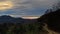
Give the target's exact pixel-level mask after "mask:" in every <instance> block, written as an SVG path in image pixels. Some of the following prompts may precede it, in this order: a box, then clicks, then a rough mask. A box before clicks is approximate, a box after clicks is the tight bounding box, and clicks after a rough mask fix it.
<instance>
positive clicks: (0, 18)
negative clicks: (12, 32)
mask: <svg viewBox="0 0 60 34" xmlns="http://www.w3.org/2000/svg"><path fill="white" fill-rule="evenodd" d="M35 21H36V20H35V19H31V20H30V19H23V18H21V17H19V18H14V17H11V16H9V15H2V16H0V23H32V22H35Z"/></svg>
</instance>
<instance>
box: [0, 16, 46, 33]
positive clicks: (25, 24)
mask: <svg viewBox="0 0 60 34" xmlns="http://www.w3.org/2000/svg"><path fill="white" fill-rule="evenodd" d="M41 33H42V32H41V27H40V24H39V23H38V22H37V20H36V19H23V18H14V17H11V16H6V15H4V16H0V34H41ZM44 34H45V33H44Z"/></svg>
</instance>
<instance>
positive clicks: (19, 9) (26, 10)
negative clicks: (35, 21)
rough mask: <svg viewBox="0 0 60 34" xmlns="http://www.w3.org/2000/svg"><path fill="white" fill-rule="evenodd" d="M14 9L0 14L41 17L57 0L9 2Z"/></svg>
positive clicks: (15, 0) (16, 0)
mask: <svg viewBox="0 0 60 34" xmlns="http://www.w3.org/2000/svg"><path fill="white" fill-rule="evenodd" d="M9 1H11V2H13V4H14V7H13V8H12V9H10V10H7V11H5V12H4V11H0V12H2V13H5V14H6V12H8V13H9V12H12V13H10V14H13V15H36V16H37V15H42V14H43V13H44V11H45V10H46V9H48V8H51V7H52V5H53V4H56V3H57V2H58V0H9Z"/></svg>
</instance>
